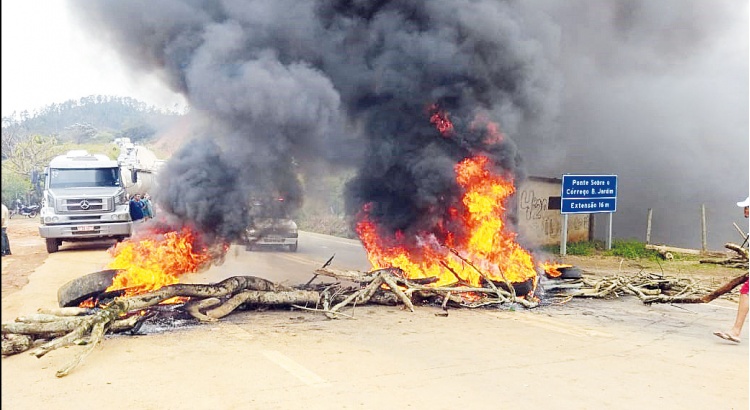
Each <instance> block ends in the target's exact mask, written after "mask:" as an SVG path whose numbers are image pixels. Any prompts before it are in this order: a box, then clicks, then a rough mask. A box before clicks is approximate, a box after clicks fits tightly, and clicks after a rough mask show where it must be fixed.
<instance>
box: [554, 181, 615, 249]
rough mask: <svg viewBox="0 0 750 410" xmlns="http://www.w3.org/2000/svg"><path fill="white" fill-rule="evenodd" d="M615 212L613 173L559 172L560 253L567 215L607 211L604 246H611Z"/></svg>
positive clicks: (565, 241) (565, 234)
mask: <svg viewBox="0 0 750 410" xmlns="http://www.w3.org/2000/svg"><path fill="white" fill-rule="evenodd" d="M615 211H617V175H563V177H562V192H561V194H560V213H561V214H562V217H563V222H562V225H563V228H562V235H561V242H560V255H562V256H565V255H566V253H567V242H568V214H593V213H602V212H607V213H609V229H608V234H607V249H612V214H613V213H614V212H615Z"/></svg>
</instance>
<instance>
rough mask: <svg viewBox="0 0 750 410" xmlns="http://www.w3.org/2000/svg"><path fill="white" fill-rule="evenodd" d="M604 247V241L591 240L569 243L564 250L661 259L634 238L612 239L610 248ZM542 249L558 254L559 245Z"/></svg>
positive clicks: (597, 254) (580, 254) (586, 254)
mask: <svg viewBox="0 0 750 410" xmlns="http://www.w3.org/2000/svg"><path fill="white" fill-rule="evenodd" d="M606 248H607V246H606V243H605V242H604V241H602V240H593V241H582V242H572V243H569V244H567V246H566V248H565V250H566V253H567V254H568V255H575V256H619V257H621V258H625V259H646V260H651V261H659V260H661V256H660V255H659V253H658V252H656V251H655V250H652V249H646V244H645V243H643V242H640V241H638V240H636V239H615V240H613V241H612V249H606ZM543 250H545V251H547V252H550V253H556V254H559V253H560V245H546V246H544V247H543Z"/></svg>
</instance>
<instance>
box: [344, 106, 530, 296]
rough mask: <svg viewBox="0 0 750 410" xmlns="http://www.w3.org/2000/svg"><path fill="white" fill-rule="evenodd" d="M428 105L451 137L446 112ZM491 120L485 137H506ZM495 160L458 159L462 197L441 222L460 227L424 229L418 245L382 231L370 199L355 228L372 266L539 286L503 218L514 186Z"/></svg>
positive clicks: (442, 279)
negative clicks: (499, 171)
mask: <svg viewBox="0 0 750 410" xmlns="http://www.w3.org/2000/svg"><path fill="white" fill-rule="evenodd" d="M429 111H430V122H431V123H432V124H434V125H435V127H436V128H437V129H438V131H439V132H440V133H441V134H442V135H443V136H445V137H450V136H451V134H452V133H453V130H454V129H453V124H452V123H451V122H450V120H449V117H448V115H447V113H444V112H443V111H441V110H440V109H438V108H437V107H435V106H431V107H430V109H429ZM488 124H489V125H487V134H488V137H487V138H486V139H485V141H486V142H487V143H497V142H499V141H502V139H503V136H502V134H501V133H500V131H499V129H498V127H497V126H496V125H495V124H493V123H488ZM472 125H473V124H472ZM493 165H494V164H493V163H492V160H491V159H490V158H489V157H487V156H484V155H480V154H477V155H474V156H472V157H468V158H465V159H464V160H462V161H461V162H459V163H458V164H456V165H455V167H454V170H455V174H456V183H457V184H458V186H459V187H460V188H461V190H462V195H461V203H460V204H456V205H455V206H453V207H451V212H450V216H449V217H448V220H446V221H445V222H444V223H443V224H441V226H456V225H459V226H460V227H461V229H457V230H455V232H447V233H445V235H444V238H445V239H444V240H438V239H437V237H436V235H434V234H432V233H430V232H423V233H420V234H419V235H418V237H417V238H416V239H417V243H418V244H420V245H419V246H418V247H416V248H415V247H413V246H411V247H409V246H407V245H406V241H405V240H404V239H405V238H403V233H402V232H397V233H396V234H395V235H394V237H393V238H384V237H380V236H379V235H378V229H377V226H376V224H375V223H374V222H373V221H372V220H371V219H370V218H369V217H368V215H369V211H370V206H367V205H366V206H365V207H364V209H363V212H362V216H361V218H360V220H359V222H358V224H357V232H358V234H359V236H360V238H361V240H362V243H363V245H364V247H365V249H366V251H367V255H368V258H369V260H370V263H372V265H373V267H375V268H376V269H380V268H387V267H397V268H400V269H401V270H402V271H403V272H404V274H405V276H406V277H408V278H412V279H416V278H428V277H436V278H438V281H437V282H435V283H434V286H446V285H451V284H456V283H460V284H464V285H468V286H481V284H482V279H483V278H485V279H489V280H491V281H493V282H499V283H501V282H512V283H523V282H526V281H533V286H534V287H535V286H536V281H537V274H536V269H535V266H534V261H533V258H532V256H531V255H530V254H529V252H527V251H526V250H525V249H523V248H522V247H521V246H520V245H519V244H518V243H517V242H516V241H515V238H516V233H515V232H513V231H512V230H510V229H509V227H508V226H506V224H505V221H504V215H505V211H506V208H505V203H506V201H507V200H508V198H509V197H510V196H511V195H512V194H513V193H514V192H515V187H514V185H513V177H512V175H510V174H507V175H497V174H496V173H494V172H493V171H492V170H493V168H494V166H493Z"/></svg>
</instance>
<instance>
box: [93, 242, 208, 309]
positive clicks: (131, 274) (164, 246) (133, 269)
mask: <svg viewBox="0 0 750 410" xmlns="http://www.w3.org/2000/svg"><path fill="white" fill-rule="evenodd" d="M196 243H197V237H196V234H195V233H193V232H192V231H191V230H190V229H188V228H183V229H182V230H181V231H179V232H166V233H163V234H161V235H158V236H154V237H152V238H146V239H141V240H139V241H131V240H127V241H123V242H120V243H119V244H117V246H116V247H115V248H113V249H112V250H111V252H112V254H113V256H114V260H113V261H112V262H111V263H110V264H109V265H108V266H107V268H109V269H120V270H122V272H120V273H119V274H118V275H117V276H115V278H114V280H113V282H112V286H110V287H108V288H107V291H114V290H119V289H124V290H125V295H126V296H130V295H136V294H140V293H145V292H149V291H152V290H156V289H159V288H161V287H163V286H167V285H171V284H174V283H178V282H179V276H181V275H183V274H185V273H192V272H197V271H198V269H199V268H200V267H201V266H203V265H204V264H205V263H206V262H208V261H209V260H210V259H211V257H210V256H209V254H208V251H207V249H195V247H196Z"/></svg>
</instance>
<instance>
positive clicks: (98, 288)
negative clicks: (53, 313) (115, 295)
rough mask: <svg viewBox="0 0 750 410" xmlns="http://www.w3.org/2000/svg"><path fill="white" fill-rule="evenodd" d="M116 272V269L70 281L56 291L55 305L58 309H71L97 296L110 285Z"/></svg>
mask: <svg viewBox="0 0 750 410" xmlns="http://www.w3.org/2000/svg"><path fill="white" fill-rule="evenodd" d="M118 272H120V271H119V270H118V269H107V270H102V271H99V272H94V273H89V274H88V275H84V276H81V277H80V278H76V279H73V280H71V281H70V282H68V283H66V284H64V285H62V286H60V289H58V290H57V303H58V304H59V305H60V307H73V306H78V305H79V304H80V303H81V302H83V301H84V300H86V299H88V298H91V297H94V296H98V295H99V294H101V293H103V292H104V291H105V290H107V288H108V287H110V286H111V285H112V280H113V279H114V278H115V276H117V273H118Z"/></svg>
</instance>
